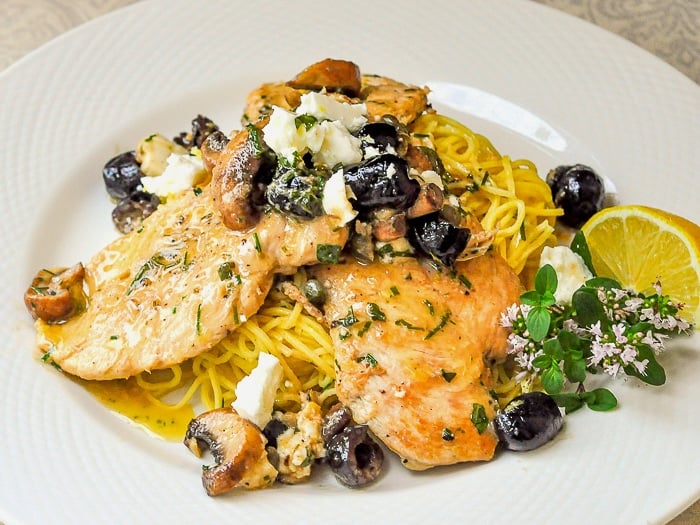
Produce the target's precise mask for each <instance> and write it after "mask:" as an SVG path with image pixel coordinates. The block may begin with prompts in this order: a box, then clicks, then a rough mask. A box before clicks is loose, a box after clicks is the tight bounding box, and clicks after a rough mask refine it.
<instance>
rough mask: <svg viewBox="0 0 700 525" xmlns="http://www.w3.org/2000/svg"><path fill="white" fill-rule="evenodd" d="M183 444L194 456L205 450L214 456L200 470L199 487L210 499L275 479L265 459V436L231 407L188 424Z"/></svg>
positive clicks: (271, 468)
mask: <svg viewBox="0 0 700 525" xmlns="http://www.w3.org/2000/svg"><path fill="white" fill-rule="evenodd" d="M184 443H185V446H187V448H189V449H190V451H192V452H193V453H194V454H195V455H196V456H198V457H201V456H202V453H203V452H204V451H205V450H207V449H208V450H209V451H210V452H211V454H212V456H213V457H214V461H215V463H216V464H215V465H214V466H213V467H206V468H204V469H203V470H202V484H203V485H204V490H206V491H207V494H209V495H210V496H217V495H219V494H223V493H224V492H228V491H229V490H232V489H235V488H245V489H258V488H264V487H267V486H269V485H271V484H272V483H273V482H274V481H275V479H276V478H277V470H276V469H275V468H274V467H273V466H272V465H271V464H270V462H269V461H268V459H267V451H266V450H265V445H266V444H267V440H266V439H265V436H263V434H262V432H261V431H260V429H258V427H256V426H255V425H254V424H253V423H251V422H250V421H248V420H247V419H243V418H242V417H241V416H239V415H238V413H237V412H236V411H235V410H233V409H232V408H218V409H216V410H210V411H209V412H205V413H203V414H201V415H199V416H198V417H196V418H195V419H193V420H192V421H190V424H189V426H188V428H187V433H186V434H185V440H184Z"/></svg>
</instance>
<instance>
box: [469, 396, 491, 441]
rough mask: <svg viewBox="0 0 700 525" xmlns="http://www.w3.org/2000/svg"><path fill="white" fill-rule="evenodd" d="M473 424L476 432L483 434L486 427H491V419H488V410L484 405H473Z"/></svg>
mask: <svg viewBox="0 0 700 525" xmlns="http://www.w3.org/2000/svg"><path fill="white" fill-rule="evenodd" d="M471 420H472V424H473V425H474V426H475V427H476V431H477V432H478V433H479V434H482V433H483V432H484V430H486V427H488V425H489V418H488V417H486V410H485V409H484V407H483V405H480V404H479V403H474V404H473V405H472V417H471Z"/></svg>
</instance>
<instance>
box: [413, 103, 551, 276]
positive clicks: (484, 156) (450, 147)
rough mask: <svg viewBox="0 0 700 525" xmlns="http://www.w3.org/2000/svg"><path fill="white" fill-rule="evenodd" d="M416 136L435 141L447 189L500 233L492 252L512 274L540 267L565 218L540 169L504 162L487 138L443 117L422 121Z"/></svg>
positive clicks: (416, 127)
mask: <svg viewBox="0 0 700 525" xmlns="http://www.w3.org/2000/svg"><path fill="white" fill-rule="evenodd" d="M413 132H414V133H415V134H417V135H419V136H423V137H426V138H428V139H429V140H430V143H431V144H432V145H433V147H434V148H435V149H436V151H437V153H438V156H439V157H440V160H441V161H442V163H443V165H444V167H445V170H446V171H447V174H448V179H449V180H448V181H447V186H448V188H449V189H450V190H451V192H452V193H454V194H456V195H459V200H460V204H461V206H462V208H463V209H464V210H465V211H467V212H469V213H471V214H473V215H474V216H475V217H476V218H477V219H478V220H479V222H480V223H481V225H482V226H483V227H484V229H485V230H487V231H494V232H495V239H494V243H493V247H494V249H495V250H496V251H497V252H498V253H499V254H501V255H502V256H503V258H504V259H505V260H506V261H507V262H508V264H510V266H511V267H512V268H513V270H514V271H515V272H516V273H518V274H520V273H522V272H523V270H524V269H526V267H527V266H530V265H536V264H537V263H538V262H539V261H538V259H539V255H540V252H541V251H542V247H543V246H544V245H546V244H547V243H555V242H556V239H555V236H554V223H555V220H556V217H557V216H559V215H561V214H562V213H563V212H562V210H561V209H560V208H557V207H555V206H554V203H553V202H552V196H551V192H550V189H549V186H548V185H547V183H546V182H545V181H544V180H542V179H541V178H540V176H539V175H538V173H537V168H536V167H535V165H534V164H533V163H532V162H530V161H528V160H515V161H513V160H511V159H510V158H509V157H508V156H501V155H500V154H499V153H498V151H497V150H496V148H494V146H493V144H491V142H490V141H489V140H488V139H487V138H486V137H484V136H482V135H479V134H477V133H474V132H473V131H471V130H470V129H469V128H467V127H466V126H464V125H463V124H460V123H459V122H457V121H456V120H453V119H451V118H449V117H446V116H444V115H439V114H426V115H423V116H421V117H419V118H418V119H417V120H416V121H415V122H414V124H413Z"/></svg>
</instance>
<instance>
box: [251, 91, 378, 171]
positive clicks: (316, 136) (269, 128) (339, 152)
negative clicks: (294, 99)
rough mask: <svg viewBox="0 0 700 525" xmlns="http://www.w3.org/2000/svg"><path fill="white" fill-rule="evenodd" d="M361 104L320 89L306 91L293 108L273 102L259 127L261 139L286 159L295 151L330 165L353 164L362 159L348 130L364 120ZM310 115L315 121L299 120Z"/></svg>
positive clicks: (364, 109) (358, 145) (291, 157)
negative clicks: (269, 113) (266, 119)
mask: <svg viewBox="0 0 700 525" xmlns="http://www.w3.org/2000/svg"><path fill="white" fill-rule="evenodd" d="M366 111H367V108H366V107H365V105H364V104H347V103H344V102H339V101H337V100H335V99H333V98H331V97H329V96H327V95H323V94H321V93H307V94H305V95H302V97H301V105H300V106H299V107H298V108H297V109H296V110H295V111H287V110H285V109H283V108H280V107H278V106H274V107H273V109H272V114H271V115H270V120H269V122H268V123H267V124H266V125H265V127H264V128H263V134H264V137H265V143H266V144H267V145H268V146H269V147H270V148H271V149H272V150H273V151H274V152H275V153H276V154H277V155H279V156H281V157H284V158H285V159H287V161H289V162H290V163H293V162H294V160H295V155H296V156H298V157H301V156H302V155H305V154H306V153H311V155H312V160H313V162H314V163H315V164H323V165H325V166H327V167H330V168H332V167H334V166H336V165H337V164H339V163H342V164H346V165H347V164H354V163H357V162H360V161H361V160H362V149H361V147H360V140H359V139H358V138H357V137H355V136H353V135H352V134H351V132H353V131H357V130H358V129H359V128H360V127H362V125H363V124H364V123H365V122H367V119H366V118H365V116H364V114H365V113H366ZM303 115H307V116H312V117H313V118H314V119H315V120H316V122H312V123H311V124H308V123H306V122H299V117H301V116H303Z"/></svg>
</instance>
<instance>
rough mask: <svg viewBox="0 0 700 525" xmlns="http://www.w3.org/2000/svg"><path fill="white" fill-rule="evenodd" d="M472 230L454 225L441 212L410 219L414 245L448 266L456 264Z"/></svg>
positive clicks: (410, 240) (409, 238) (410, 235)
mask: <svg viewBox="0 0 700 525" xmlns="http://www.w3.org/2000/svg"><path fill="white" fill-rule="evenodd" d="M470 236H471V232H470V231H469V229H468V228H459V227H457V226H454V225H453V224H451V223H450V222H449V221H447V220H446V219H445V218H443V217H442V216H441V215H440V212H435V213H430V214H428V215H423V216H422V217H416V218H415V219H411V221H409V230H408V240H409V242H410V243H411V245H413V247H415V248H417V249H418V250H420V251H422V252H423V253H425V254H426V255H430V256H432V257H435V258H436V259H438V260H439V261H440V262H442V264H444V265H445V266H448V267H452V266H454V263H455V261H456V260H457V257H458V256H459V254H461V253H462V252H463V251H464V249H465V248H466V246H467V242H468V241H469V237H470Z"/></svg>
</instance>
